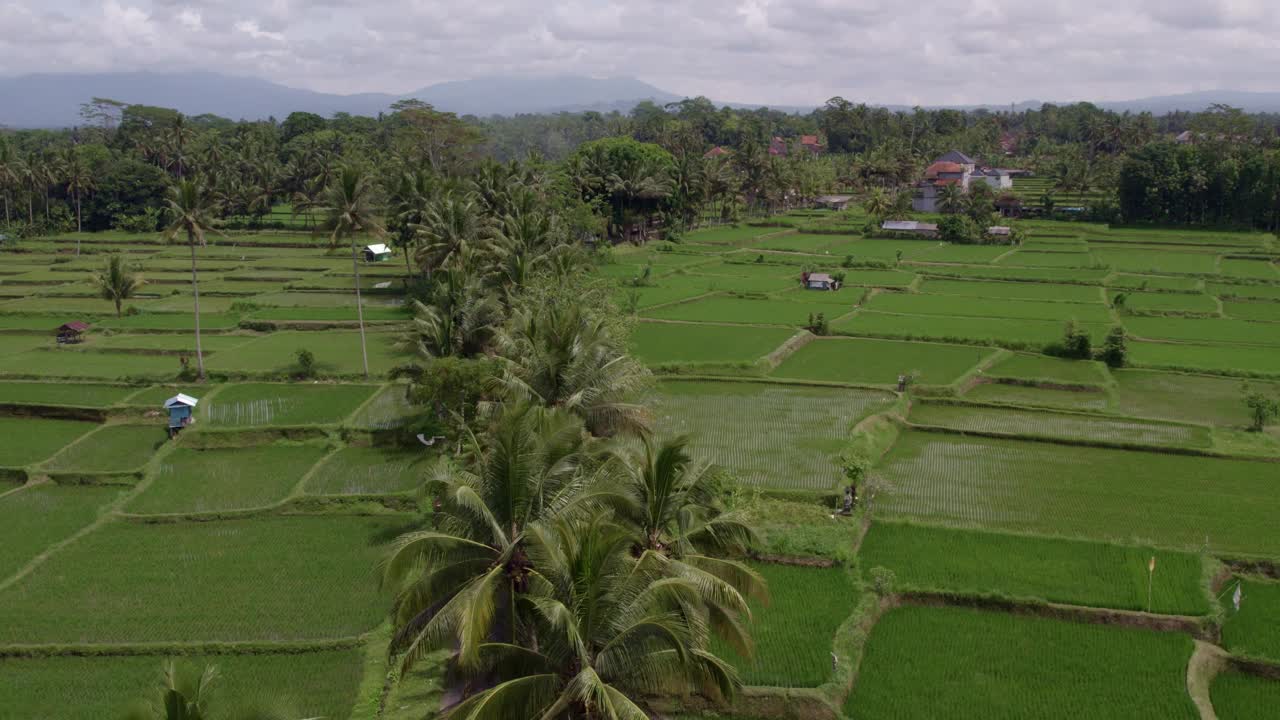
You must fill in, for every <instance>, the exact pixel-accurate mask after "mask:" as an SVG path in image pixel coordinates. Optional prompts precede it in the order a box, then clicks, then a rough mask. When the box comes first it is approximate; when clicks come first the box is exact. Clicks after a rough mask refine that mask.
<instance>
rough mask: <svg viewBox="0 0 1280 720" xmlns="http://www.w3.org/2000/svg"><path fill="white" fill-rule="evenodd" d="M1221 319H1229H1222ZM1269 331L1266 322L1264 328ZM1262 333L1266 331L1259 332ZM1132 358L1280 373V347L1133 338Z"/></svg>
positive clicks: (1144, 363)
mask: <svg viewBox="0 0 1280 720" xmlns="http://www.w3.org/2000/svg"><path fill="white" fill-rule="evenodd" d="M1218 322H1226V321H1225V320H1220V321H1218ZM1263 332H1265V326H1264V328H1263ZM1259 336H1262V333H1259ZM1129 361H1130V362H1131V363H1132V364H1133V365H1135V366H1138V367H1148V368H1168V369H1171V370H1181V369H1190V370H1202V371H1205V372H1210V373H1223V374H1228V375H1233V374H1241V373H1245V374H1255V375H1265V376H1280V349H1278V348H1274V347H1243V346H1238V347H1224V346H1221V345H1191V344H1180V343H1159V342H1131V343H1129Z"/></svg>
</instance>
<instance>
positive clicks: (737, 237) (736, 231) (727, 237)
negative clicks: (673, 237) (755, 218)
mask: <svg viewBox="0 0 1280 720" xmlns="http://www.w3.org/2000/svg"><path fill="white" fill-rule="evenodd" d="M782 229H783V228H766V227H751V226H748V225H741V226H726V227H719V228H708V229H706V230H694V231H693V232H691V233H688V234H686V235H685V236H684V239H685V242H691V243H706V244H708V245H732V244H736V243H745V242H747V241H749V240H752V239H754V238H758V237H760V236H761V235H767V234H769V233H775V232H779V231H780V230H782Z"/></svg>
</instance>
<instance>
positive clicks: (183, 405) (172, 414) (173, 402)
mask: <svg viewBox="0 0 1280 720" xmlns="http://www.w3.org/2000/svg"><path fill="white" fill-rule="evenodd" d="M198 402H200V401H199V400H197V399H196V398H193V397H191V396H190V395H184V394H183V393H178V394H177V395H174V396H173V397H171V398H169V399H168V400H165V401H164V409H165V410H167V411H169V437H173V436H174V435H177V434H178V432H179V431H181V430H182V429H183V428H185V427H186V426H188V425H190V424H191V423H193V422H195V421H196V419H195V416H194V415H193V414H192V412H193V411H194V410H195V407H196V403H198Z"/></svg>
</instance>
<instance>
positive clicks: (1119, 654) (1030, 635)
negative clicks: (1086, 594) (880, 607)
mask: <svg viewBox="0 0 1280 720" xmlns="http://www.w3.org/2000/svg"><path fill="white" fill-rule="evenodd" d="M1191 651H1192V642H1191V638H1189V637H1187V636H1185V635H1177V634H1170V633H1157V632H1152V631H1148V630H1137V629H1129V628H1117V627H1108V626H1103V625H1081V624H1076V623H1070V622H1065V621H1061V620H1048V619H1043V618H1035V617H1024V616H1017V615H1007V614H1004V613H989V612H983V611H978V610H967V609H956V608H916V607H906V608H899V609H896V610H892V611H890V612H889V613H887V614H886V615H885V616H884V617H882V618H881V619H880V621H879V622H878V623H877V624H876V626H875V628H874V629H873V630H872V632H871V636H870V638H869V639H868V641H867V646H866V652H865V654H864V656H863V659H862V669H861V671H860V673H859V676H858V681H857V685H856V686H855V687H854V689H853V692H852V693H851V694H850V696H849V699H848V701H847V702H846V703H845V707H844V712H845V715H846V716H847V717H849V718H853V719H854V720H864V719H866V718H897V717H908V716H909V717H922V718H925V717H936V718H942V717H945V718H951V719H952V720H968V719H970V718H972V719H974V720H979V719H980V720H993V719H995V718H1031V717H1034V718H1040V719H1041V720H1053V719H1055V718H1062V719H1063V720H1068V719H1069V720H1081V719H1082V718H1132V719H1135V720H1136V719H1138V718H1152V719H1153V720H1155V719H1157V718H1158V719H1159V720H1172V719H1173V718H1185V719H1186V720H1195V718H1198V717H1199V715H1198V714H1197V713H1196V710H1195V707H1194V705H1192V703H1191V699H1190V697H1189V696H1188V695H1187V693H1186V689H1185V683H1186V672H1185V668H1186V664H1187V660H1188V658H1190V656H1191Z"/></svg>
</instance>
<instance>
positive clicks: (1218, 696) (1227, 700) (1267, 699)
mask: <svg viewBox="0 0 1280 720" xmlns="http://www.w3.org/2000/svg"><path fill="white" fill-rule="evenodd" d="M1210 692H1211V694H1212V699H1213V709H1214V712H1216V713H1217V715H1218V717H1219V718H1221V719H1222V720H1266V718H1267V717H1269V716H1270V715H1271V714H1272V710H1274V709H1275V708H1276V707H1277V706H1278V705H1280V682H1278V681H1276V680H1270V679H1268V678H1264V677H1258V676H1257V675H1247V674H1245V673H1242V672H1224V673H1222V674H1220V675H1218V676H1217V677H1215V678H1214V679H1213V685H1212V686H1211V687H1210Z"/></svg>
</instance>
